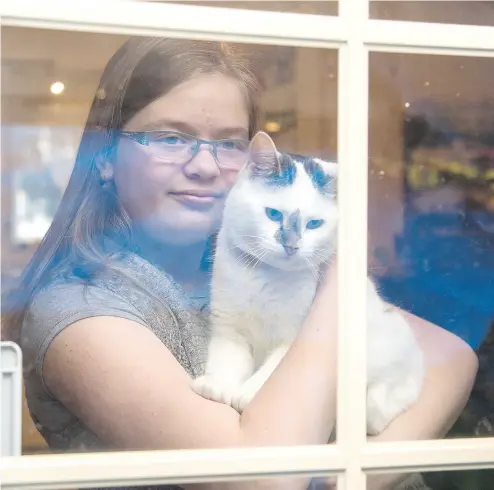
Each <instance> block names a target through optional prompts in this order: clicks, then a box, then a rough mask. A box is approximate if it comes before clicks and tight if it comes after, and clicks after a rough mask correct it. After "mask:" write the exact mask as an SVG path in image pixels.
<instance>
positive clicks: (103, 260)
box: [2, 37, 258, 342]
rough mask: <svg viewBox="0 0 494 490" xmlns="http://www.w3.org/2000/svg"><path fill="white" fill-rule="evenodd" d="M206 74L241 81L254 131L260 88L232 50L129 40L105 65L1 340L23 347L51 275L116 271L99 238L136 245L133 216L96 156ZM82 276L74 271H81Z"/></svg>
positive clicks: (5, 305) (86, 276)
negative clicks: (138, 118)
mask: <svg viewBox="0 0 494 490" xmlns="http://www.w3.org/2000/svg"><path fill="white" fill-rule="evenodd" d="M201 73H221V74H224V75H227V76H230V77H232V78H234V79H235V80H237V81H238V83H239V85H240V87H241V88H242V90H243V93H244V95H245V99H246V103H247V106H248V110H249V121H250V122H249V126H250V127H249V132H250V135H251V136H252V134H253V133H254V131H255V128H256V125H257V114H258V113H257V93H258V84H257V81H256V78H255V77H254V75H253V74H252V72H251V70H250V68H249V64H248V61H247V59H246V58H245V57H244V56H242V55H241V54H240V53H239V52H238V51H237V50H236V49H234V48H233V47H232V46H227V45H225V44H223V43H216V42H206V41H188V40H177V39H163V38H142V37H139V38H131V39H130V40H129V41H127V42H126V43H125V44H124V45H123V46H122V47H121V48H120V49H119V50H118V51H117V52H116V53H115V54H114V55H113V57H112V58H111V60H110V61H109V63H108V64H107V66H106V68H105V70H104V72H103V75H102V77H101V80H100V84H99V86H98V90H97V92H96V95H95V97H94V99H93V103H92V105H91V109H90V111H89V115H88V119H87V122H86V126H85V128H84V132H83V134H82V138H81V143H80V146H79V150H78V153H77V157H76V160H75V165H74V169H73V171H72V174H71V177H70V180H69V183H68V186H67V189H66V190H65V193H64V195H63V198H62V201H61V203H60V206H59V208H58V210H57V213H56V215H55V217H54V219H53V222H52V224H51V226H50V229H49V230H48V232H47V233H46V235H45V237H44V238H43V240H42V241H41V243H40V245H39V247H38V249H37V251H36V252H35V254H34V255H33V257H32V259H31V261H30V262H29V264H28V265H27V267H26V268H25V270H24V272H23V274H22V276H21V278H20V281H19V284H18V285H17V286H16V287H15V288H14V289H13V290H11V291H9V292H7V294H6V295H5V297H4V298H2V339H3V340H13V341H15V342H19V332H20V327H21V325H22V322H23V319H24V316H25V313H26V310H27V308H28V307H29V304H30V302H31V301H32V299H33V297H34V296H35V295H36V293H37V292H38V291H39V290H40V289H42V288H43V287H44V286H46V285H47V284H49V283H50V281H52V280H53V279H52V278H53V276H55V275H60V274H63V273H67V272H68V271H72V272H74V271H77V270H79V271H84V272H83V273H79V274H78V277H79V278H81V279H82V280H87V281H90V279H91V276H94V275H95V274H97V273H98V272H100V271H102V270H105V269H108V268H112V267H114V265H112V262H111V260H109V258H111V257H109V253H108V252H107V251H106V250H105V248H104V245H103V240H101V238H102V237H105V236H115V234H116V235H118V237H119V243H123V244H125V243H130V242H131V240H132V236H131V227H130V220H129V217H128V216H127V215H126V213H125V211H124V210H123V208H122V207H121V206H120V205H119V201H118V197H117V195H116V193H115V192H111V191H108V189H106V190H105V189H104V188H103V187H102V186H101V181H100V173H99V170H98V168H97V166H96V161H97V159H98V158H111V157H112V150H113V149H114V147H115V140H114V139H115V130H118V129H122V128H123V127H124V126H125V124H126V123H127V122H128V121H129V120H130V119H131V118H132V116H133V115H134V114H136V113H137V112H138V111H140V110H141V109H143V108H144V107H146V106H147V105H148V104H150V103H151V102H153V101H154V100H155V99H157V98H159V97H160V96H162V95H164V94H165V93H167V92H168V91H170V90H171V89H172V88H173V87H175V86H176V85H178V84H180V83H182V82H184V81H186V80H188V79H190V78H191V77H193V76H195V75H197V74H201ZM76 275H77V274H76Z"/></svg>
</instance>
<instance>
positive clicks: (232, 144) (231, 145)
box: [217, 140, 249, 151]
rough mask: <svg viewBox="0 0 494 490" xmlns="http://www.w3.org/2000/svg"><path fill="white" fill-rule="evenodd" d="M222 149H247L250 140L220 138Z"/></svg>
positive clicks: (218, 143) (219, 145) (219, 144)
mask: <svg viewBox="0 0 494 490" xmlns="http://www.w3.org/2000/svg"><path fill="white" fill-rule="evenodd" d="M217 145H218V148H219V149H220V150H227V151H247V149H248V146H249V142H248V141H242V140H220V141H218V142H217Z"/></svg>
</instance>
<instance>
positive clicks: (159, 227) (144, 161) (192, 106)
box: [113, 74, 249, 245]
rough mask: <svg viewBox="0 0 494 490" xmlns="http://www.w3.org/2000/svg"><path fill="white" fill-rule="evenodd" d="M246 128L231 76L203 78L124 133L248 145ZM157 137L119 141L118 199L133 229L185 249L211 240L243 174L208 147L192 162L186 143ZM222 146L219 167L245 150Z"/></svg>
mask: <svg viewBox="0 0 494 490" xmlns="http://www.w3.org/2000/svg"><path fill="white" fill-rule="evenodd" d="M248 127H249V115H248V109H247V104H246V101H245V97H244V96H243V94H242V91H241V88H240V87H239V83H238V82H237V81H235V80H234V79H233V78H230V77H227V76H225V75H221V74H204V75H198V76H196V77H194V78H192V79H190V80H188V81H186V82H183V83H182V84H180V85H178V86H176V87H174V88H173V89H172V90H170V91H169V92H168V93H167V94H165V95H163V96H162V97H160V98H159V99H157V100H155V101H154V102H152V103H151V104H149V105H148V106H147V107H145V108H144V109H142V110H141V111H139V112H138V113H137V114H135V115H134V116H133V117H132V119H131V120H130V121H129V122H128V124H127V125H126V126H125V128H124V131H129V132H144V131H176V132H179V133H185V134H187V135H191V136H193V137H197V138H200V139H203V140H224V139H241V140H247V139H248ZM149 134H150V133H148V135H149ZM152 138H156V140H153V142H152V143H151V144H149V145H146V144H141V143H139V142H137V141H135V140H134V139H132V138H129V137H122V138H120V140H119V143H118V147H117V152H116V159H115V164H114V167H113V178H114V181H115V186H116V189H117V193H118V196H119V198H120V201H121V202H122V204H123V206H124V208H125V210H126V211H127V213H128V214H129V215H130V217H131V219H132V220H133V223H134V224H135V225H136V226H137V227H138V228H139V229H141V230H142V231H143V232H145V233H146V234H147V235H149V236H150V237H152V238H153V239H155V240H157V241H160V242H164V243H170V244H183V245H186V244H193V243H196V242H199V241H203V240H205V239H207V238H208V237H209V236H210V235H212V234H213V233H214V232H215V231H217V229H218V227H219V223H220V220H221V215H222V211H223V205H224V200H225V197H226V195H227V193H228V192H229V190H230V189H231V187H232V186H233V184H234V182H235V179H236V176H237V172H238V170H237V169H235V168H233V166H230V168H220V166H218V163H217V161H216V160H215V157H214V156H213V153H212V147H211V146H210V145H203V146H201V147H200V151H198V152H197V153H196V154H195V156H193V158H191V159H188V158H187V155H191V153H187V151H184V150H183V148H184V144H185V142H186V141H188V138H185V139H184V138H183V137H181V136H180V135H174V134H170V133H164V134H161V135H160V134H159V133H155V134H154V135H152ZM192 141H194V140H192ZM222 148H223V150H224V151H223V154H220V153H222V151H221V150H218V156H219V157H220V162H223V161H226V163H228V161H227V157H225V155H227V156H228V154H229V151H232V149H234V151H235V152H236V151H237V148H243V146H242V145H241V144H238V143H231V144H230V142H226V143H222ZM184 155H185V157H184ZM237 157H238V155H237ZM184 160H185V161H184Z"/></svg>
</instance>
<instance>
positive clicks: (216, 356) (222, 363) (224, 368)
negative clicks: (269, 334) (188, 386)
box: [192, 335, 254, 405]
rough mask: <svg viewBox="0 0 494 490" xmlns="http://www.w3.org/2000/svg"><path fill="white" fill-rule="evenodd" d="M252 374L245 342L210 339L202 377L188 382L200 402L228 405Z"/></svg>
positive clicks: (237, 339)
mask: <svg viewBox="0 0 494 490" xmlns="http://www.w3.org/2000/svg"><path fill="white" fill-rule="evenodd" d="M253 371H254V359H253V357H252V354H251V351H250V347H249V345H248V344H247V342H246V341H245V339H243V338H241V337H240V336H235V337H231V338H230V337H228V336H216V337H215V336H214V335H213V338H212V339H211V342H210V344H209V347H208V359H207V363H206V369H205V372H204V375H203V376H200V377H198V378H196V379H195V380H194V381H193V382H192V389H193V390H194V391H195V392H196V393H197V394H199V395H201V396H203V397H204V398H207V399H209V400H213V401H216V402H220V403H225V404H226V405H231V404H232V397H233V396H234V394H235V393H238V391H239V389H240V387H241V386H242V384H243V383H244V381H245V380H246V379H247V378H248V377H249V376H250V375H251V374H252V372H253Z"/></svg>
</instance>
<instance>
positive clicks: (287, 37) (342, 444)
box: [0, 0, 494, 490]
mask: <svg viewBox="0 0 494 490" xmlns="http://www.w3.org/2000/svg"><path fill="white" fill-rule="evenodd" d="M368 11H369V2H368V0H340V15H339V16H338V17H330V16H322V15H306V14H294V13H277V12H264V11H263V12H261V11H252V10H237V9H228V8H216V7H214V8H213V7H196V6H190V5H179V4H168V3H155V2H151V3H146V2H131V1H123V0H122V1H118V0H99V1H97V2H95V1H94V0H90V1H89V0H86V1H84V2H80V3H79V2H75V1H67V0H62V1H56V0H43V1H39V0H37V1H22V0H3V2H1V4H0V16H1V22H2V24H3V25H5V26H19V27H33V28H44V29H62V30H71V31H85V32H100V33H109V34H133V35H163V36H171V37H178V38H197V39H212V40H227V41H233V42H249V43H259V44H275V45H291V46H304V47H315V48H329V49H338V50H339V58H338V59H339V81H338V155H339V161H340V164H341V165H340V180H339V206H340V212H341V215H342V217H343V219H342V220H341V223H340V225H339V239H338V240H339V251H340V252H339V270H340V274H339V276H340V277H339V298H338V305H339V310H338V311H339V313H338V317H339V325H344V332H345V335H340V336H339V363H338V367H339V372H338V417H337V418H338V444H337V445H331V446H329V445H322V446H308V447H290V448H286V447H283V448H272V447H270V448H252V449H235V450H232V449H228V450H194V451H191V450H181V451H141V452H130V453H129V452H115V453H95V454H81V455H46V456H22V457H12V458H4V460H3V461H2V463H1V475H2V476H1V478H2V484H3V486H4V488H23V489H42V488H68V487H79V488H82V487H90V486H113V485H144V484H151V483H157V482H160V483H175V484H177V483H186V482H199V481H220V480H237V479H243V478H254V477H259V476H281V475H302V474H306V475H321V474H328V473H329V472H332V473H334V474H337V475H339V481H340V483H344V488H346V489H351V490H363V489H365V487H366V482H365V480H366V479H365V474H366V473H377V472H388V473H395V472H401V471H417V470H441V469H475V468H477V469H478V468H492V467H494V438H492V439H463V440H437V441H420V442H419V441H414V442H393V443H391V442H390V443H368V442H367V441H366V435H365V358H364V353H365V345H366V342H365V311H366V294H365V291H366V288H365V277H366V271H367V183H368V182H367V157H368V105H369V101H368V97H369V95H368V82H369V73H368V71H369V70H368V64H369V61H368V59H369V52H372V51H383V52H400V53H420V54H431V55H456V56H460V55H461V56H477V57H493V56H494V28H493V27H483V26H482V27H478V26H466V25H451V24H431V23H419V22H401V21H383V20H371V19H369V18H368ZM340 488H343V487H340Z"/></svg>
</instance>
